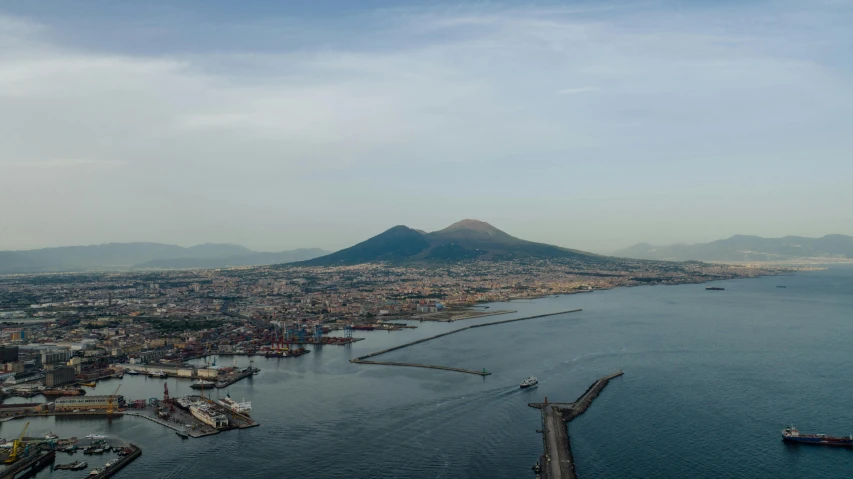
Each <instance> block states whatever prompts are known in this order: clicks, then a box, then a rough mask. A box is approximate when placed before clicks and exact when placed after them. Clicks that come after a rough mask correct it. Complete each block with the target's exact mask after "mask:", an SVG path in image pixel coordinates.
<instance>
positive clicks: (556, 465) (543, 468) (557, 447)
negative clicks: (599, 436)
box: [528, 370, 623, 479]
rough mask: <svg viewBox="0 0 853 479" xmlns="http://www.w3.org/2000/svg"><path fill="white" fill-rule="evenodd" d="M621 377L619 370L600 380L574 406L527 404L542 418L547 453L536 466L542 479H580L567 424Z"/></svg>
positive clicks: (543, 441)
mask: <svg viewBox="0 0 853 479" xmlns="http://www.w3.org/2000/svg"><path fill="white" fill-rule="evenodd" d="M622 374H623V373H622V371H621V370H620V371H618V372H616V373H613V374H610V375H608V376H604V377H602V378H599V379H598V380H597V381H595V382H594V383H592V385H591V386H590V387H589V388H588V389H587V390H586V392H584V393H583V394H581V396H580V397H579V398H577V399H576V400H575V402H570V403H549V402H548V397H547V396H546V397H545V402H543V403H529V404H528V406H530V407H532V408H536V409H539V410H540V411H541V414H542V445H543V451H544V452H543V454H542V456H540V458H539V462H538V463H537V466H539V468H538V470H537V477H538V478H539V479H577V477H578V476H577V473H576V472H575V462H574V459H573V458H572V445H571V442H570V441H569V430H568V422H569V421H571V420H572V419H574V418H576V417H578V416H580V415H581V414H583V413H584V411H586V410H587V408H589V406H590V404H592V401H593V400H594V399H595V398H596V397H598V394H599V393H601V391H602V390H603V389H604V387H605V386H607V384H608V383H609V382H610V380H611V379H613V378H617V377H619V376H622ZM534 470H536V469H534Z"/></svg>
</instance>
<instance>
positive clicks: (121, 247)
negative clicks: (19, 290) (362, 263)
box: [0, 243, 327, 274]
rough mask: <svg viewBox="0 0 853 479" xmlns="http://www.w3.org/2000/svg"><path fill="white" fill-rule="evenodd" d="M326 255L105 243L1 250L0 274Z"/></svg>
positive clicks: (252, 262) (222, 246)
mask: <svg viewBox="0 0 853 479" xmlns="http://www.w3.org/2000/svg"><path fill="white" fill-rule="evenodd" d="M325 253H327V252H326V251H324V250H321V249H316V248H311V249H299V250H294V251H283V252H280V253H260V252H256V251H252V250H250V249H248V248H245V247H243V246H240V245H234V244H211V243H206V244H200V245H196V246H192V247H189V248H184V247H182V246H176V245H170V244H162V243H107V244H101V245H91V246H63V247H58V248H42V249H34V250H24V251H0V274H17V273H45V272H75V271H96V270H98V271H103V270H125V269H143V268H218V267H225V266H247V265H262V264H278V263H286V262H292V261H301V260H305V259H310V258H314V257H317V256H320V255H323V254H325Z"/></svg>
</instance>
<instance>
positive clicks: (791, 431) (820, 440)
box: [782, 426, 853, 447]
mask: <svg viewBox="0 0 853 479" xmlns="http://www.w3.org/2000/svg"><path fill="white" fill-rule="evenodd" d="M782 440H783V441H787V442H802V443H805V444H816V445H818V446H840V447H853V434H851V435H849V436H844V437H835V436H827V435H826V434H800V431H798V430H797V428H795V427H794V426H790V427H786V428H785V429H783V430H782Z"/></svg>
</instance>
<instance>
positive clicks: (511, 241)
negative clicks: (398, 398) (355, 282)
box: [297, 220, 611, 266]
mask: <svg viewBox="0 0 853 479" xmlns="http://www.w3.org/2000/svg"><path fill="white" fill-rule="evenodd" d="M516 258H571V259H576V260H582V261H584V262H601V261H608V260H610V259H611V258H607V257H604V256H599V255H595V254H592V253H585V252H583V251H577V250H573V249H568V248H561V247H559V246H552V245H549V244H543V243H534V242H531V241H525V240H522V239H519V238H516V237H514V236H510V235H508V234H507V233H504V232H503V231H501V230H499V229H497V228H495V227H494V226H492V225H490V224H488V223H484V222H482V221H477V220H462V221H460V222H458V223H454V224H452V225H450V226H448V227H447V228H445V229H443V230H440V231H434V232H432V233H426V232H424V231H419V230H416V229H412V228H409V227H408V226H395V227H393V228H391V229H389V230H388V231H385V232H384V233H381V234H379V235H377V236H374V237H373V238H370V239H368V240H366V241H363V242H361V243H359V244H357V245H355V246H351V247H349V248H346V249H342V250H340V251H338V252H335V253H332V254H329V255H326V256H320V257H319V258H314V259H311V260H308V261H302V262H300V263H297V264H298V265H300V266H340V265H354V264H362V263H377V262H391V263H405V262H456V261H468V260H474V259H478V260H509V259H516Z"/></svg>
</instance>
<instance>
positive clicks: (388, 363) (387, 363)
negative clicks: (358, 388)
mask: <svg viewBox="0 0 853 479" xmlns="http://www.w3.org/2000/svg"><path fill="white" fill-rule="evenodd" d="M580 311H583V310H582V309H571V310H568V311H558V312H556V313H545V314H537V315H535V316H525V317H523V318H515V319H504V320H502V321H492V322H489V323H481V324H474V325H471V326H465V327H464V328H458V329H454V330H452V331H446V332H444V333H440V334H436V335H435V336H429V337H427V338H421V339H418V340H415V341H411V342H408V343H405V344H401V345H399V346H393V347H390V348H387V349H383V350H381V351H376V352H373V353H370V354H365V355H364V356H359V357H357V358H354V359H350V362H351V363H355V364H378V365H384V366H408V367H413V368H426V369H440V370H444V371H455V372H461V373H467V374H477V375H480V376H488V375H489V374H491V373H488V372H486V370H485V369H484V370H483V371H476V370H472V369H463V368H454V367H447V366H436V365H432V364H417V363H401V362H395V361H369V360H368V359H369V358H373V357H376V356H379V355H382V354H385V353H390V352H391V351H396V350H398V349H403V348H407V347H409V346H414V345H415V344H421V343H425V342H427V341H432V340H433V339H438V338H441V337H444V336H449V335H451V334H456V333H461V332H462V331H467V330H469V329H474V328H485V327H487V326H496V325H499V324H506V323H513V322H516V321H527V320H531V319H537V318H546V317H549V316H557V315H560V314H568V313H577V312H580Z"/></svg>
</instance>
